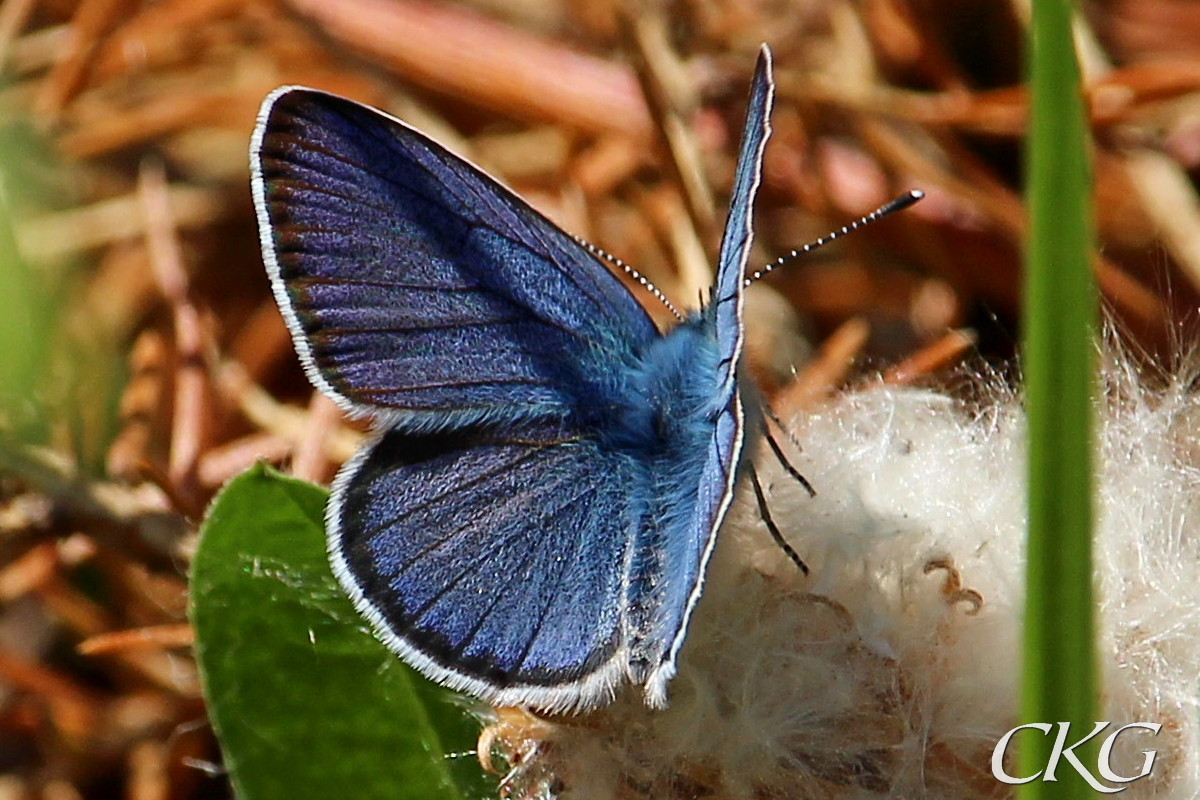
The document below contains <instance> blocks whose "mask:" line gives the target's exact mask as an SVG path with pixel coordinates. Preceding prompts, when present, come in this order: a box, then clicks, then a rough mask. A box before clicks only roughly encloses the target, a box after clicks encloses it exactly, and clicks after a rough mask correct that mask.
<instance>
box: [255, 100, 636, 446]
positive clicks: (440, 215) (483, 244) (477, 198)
mask: <svg viewBox="0 0 1200 800" xmlns="http://www.w3.org/2000/svg"><path fill="white" fill-rule="evenodd" d="M252 168H253V170H254V188H255V199H256V204H257V207H258V210H259V215H260V225H261V230H262V237H263V249H264V253H265V255H266V260H267V266H268V271H269V272H270V273H271V278H272V283H273V285H274V288H275V293H276V298H277V299H278V300H279V303H280V306H281V308H282V309H283V311H284V314H285V317H286V318H287V319H288V323H289V326H290V328H291V330H292V334H293V337H294V339H295V341H296V345H297V349H298V350H299V351H300V353H301V355H302V357H303V358H304V360H305V363H306V367H307V369H308V373H309V377H310V378H311V379H312V380H313V382H314V384H316V385H317V386H319V387H320V388H322V389H323V390H324V391H325V392H326V393H327V394H329V395H330V396H332V397H334V398H335V399H337V400H339V401H340V402H341V404H342V405H343V406H344V407H346V408H349V409H352V410H357V411H360V412H366V413H370V412H374V411H377V410H379V409H395V410H396V411H402V412H407V413H404V414H398V415H397V416H396V419H397V420H398V421H399V423H400V424H402V425H406V426H411V427H422V426H444V425H448V424H454V423H455V422H456V421H459V420H472V419H480V418H484V417H487V416H490V415H495V416H499V417H502V418H513V417H518V416H537V415H555V416H561V415H565V414H569V413H571V412H572V411H574V410H576V409H577V407H578V402H577V400H578V398H579V397H581V396H582V397H587V398H591V399H592V400H595V398H597V397H600V398H603V397H604V396H605V393H606V392H607V391H608V389H607V385H608V379H610V378H611V377H612V373H613V371H614V370H616V369H617V368H618V365H624V364H628V363H629V361H630V360H631V359H632V357H633V355H632V354H633V352H634V350H636V348H637V347H638V345H639V344H640V343H642V342H644V341H646V340H647V339H649V338H651V337H654V336H656V335H657V334H656V332H655V329H654V326H653V324H652V323H651V321H650V319H649V317H648V316H647V315H646V313H645V311H644V310H643V309H642V308H641V306H639V305H638V303H637V301H636V300H634V299H633V297H632V296H631V295H630V294H629V292H628V291H627V290H626V289H625V287H624V286H622V285H621V283H620V281H619V280H617V278H615V277H614V276H613V275H612V274H611V273H609V272H608V270H607V269H606V268H605V267H604V266H602V265H601V264H599V263H598V262H597V261H596V260H595V258H594V257H593V256H591V255H590V254H589V253H587V252H586V250H584V248H582V247H581V246H580V245H578V244H577V243H576V242H575V241H573V240H572V239H571V238H570V237H569V236H567V234H565V233H563V232H562V231H561V230H559V229H558V228H557V227H555V226H554V225H553V224H551V223H550V222H548V221H547V220H546V219H545V218H544V217H542V216H541V215H540V214H538V213H537V212H535V211H534V210H533V209H531V208H530V207H529V206H528V205H526V204H525V203H524V202H523V201H521V200H520V199H519V198H517V197H516V196H515V195H513V194H512V193H511V192H509V191H508V190H507V189H504V188H503V187H501V186H500V185H499V184H497V183H496V182H495V181H494V180H492V179H491V178H489V177H488V176H486V175H484V174H483V173H482V172H480V171H479V170H478V169H476V168H475V167H473V166H471V165H470V164H468V163H466V162H465V161H463V160H461V159H459V158H457V157H456V156H454V155H452V154H450V153H448V152H447V151H446V150H445V149H443V148H442V147H441V146H439V145H437V144H436V143H435V142H433V141H432V140H430V139H428V138H427V137H425V136H423V135H421V134H420V133H418V132H416V131H414V130H413V129H411V128H409V127H407V126H405V125H403V124H402V123H400V122H399V121H397V120H394V119H392V118H391V117H387V116H385V115H383V114H380V113H379V112H377V111H374V110H372V109H369V108H367V107H365V106H362V105H359V104H357V103H354V102H352V101H349V100H345V99H342V98H338V97H334V96H332V95H328V94H325V93H323V92H317V91H313V90H309V89H299V88H289V89H282V90H279V91H277V92H275V93H273V94H272V95H271V96H270V97H269V98H268V99H267V101H266V103H264V106H263V112H262V114H261V116H260V121H259V127H258V129H257V132H256V136H255V144H254V146H253V152H252Z"/></svg>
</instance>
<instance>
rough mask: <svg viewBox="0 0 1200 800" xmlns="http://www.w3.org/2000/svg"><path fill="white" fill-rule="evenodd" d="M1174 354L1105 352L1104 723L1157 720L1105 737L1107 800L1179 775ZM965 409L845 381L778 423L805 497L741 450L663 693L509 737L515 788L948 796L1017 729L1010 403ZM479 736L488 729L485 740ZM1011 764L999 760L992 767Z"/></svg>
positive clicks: (1195, 615)
mask: <svg viewBox="0 0 1200 800" xmlns="http://www.w3.org/2000/svg"><path fill="white" fill-rule="evenodd" d="M1194 377H1195V373H1194V372H1191V371H1189V372H1188V373H1187V374H1181V375H1179V376H1177V377H1174V378H1169V379H1167V380H1165V381H1164V382H1163V383H1162V385H1160V386H1158V387H1155V386H1148V385H1145V384H1144V383H1143V382H1142V381H1141V379H1140V378H1139V374H1138V370H1137V369H1135V368H1134V366H1132V365H1131V364H1130V363H1129V362H1128V361H1127V360H1126V359H1125V358H1124V357H1123V356H1122V355H1121V354H1120V353H1118V352H1115V351H1112V350H1110V351H1107V352H1106V353H1105V354H1104V357H1103V387H1104V391H1103V392H1102V397H1101V399H1100V400H1099V401H1098V403H1097V412H1098V413H1097V426H1098V431H1097V487H1096V488H1097V511H1098V530H1097V533H1096V544H1095V564H1096V570H1097V576H1098V581H1097V590H1098V596H1099V608H1098V613H1097V619H1098V620H1099V625H1100V642H1099V646H1098V654H1099V659H1100V664H1101V669H1102V673H1103V675H1102V680H1103V688H1104V693H1103V699H1104V703H1105V711H1104V713H1105V716H1104V719H1106V720H1111V721H1112V722H1114V723H1116V724H1124V723H1127V722H1134V721H1149V722H1161V723H1162V724H1163V731H1162V733H1161V734H1160V735H1159V736H1158V737H1156V738H1154V739H1153V740H1148V739H1145V738H1139V737H1138V736H1137V735H1134V736H1130V737H1128V738H1127V739H1123V740H1118V741H1119V743H1120V744H1119V745H1118V748H1117V753H1116V756H1115V758H1114V768H1115V769H1116V771H1117V772H1118V773H1123V774H1134V773H1135V772H1136V771H1137V766H1138V765H1140V763H1141V755H1140V751H1141V750H1143V749H1148V748H1152V749H1156V750H1157V751H1159V756H1158V761H1157V763H1156V764H1155V767H1154V771H1153V772H1152V773H1151V775H1150V776H1149V777H1147V778H1145V779H1143V780H1139V781H1137V782H1135V783H1132V784H1129V788H1128V790H1127V791H1126V792H1125V793H1124V794H1123V796H1124V797H1126V798H1136V797H1155V798H1180V799H1182V798H1189V800H1190V799H1191V798H1194V797H1196V796H1197V795H1198V794H1200V754H1198V752H1197V750H1198V747H1200V743H1198V741H1197V739H1198V734H1197V731H1200V715H1198V713H1197V702H1196V691H1197V690H1196V678H1195V672H1196V664H1200V580H1197V574H1198V572H1200V544H1198V541H1197V539H1198V537H1197V532H1196V525H1197V522H1196V521H1197V512H1198V511H1200V509H1198V508H1197V507H1196V506H1197V504H1198V503H1200V438H1198V437H1197V435H1196V430H1197V424H1196V423H1197V422H1198V421H1200V397H1198V396H1197V395H1196V394H1195V393H1193V392H1192V391H1191V384H1192V380H1193V378H1194ZM978 383H979V385H978V386H976V387H974V389H975V391H973V392H971V394H972V395H973V396H976V397H982V398H984V399H983V400H979V401H976V402H975V403H974V405H972V406H968V405H966V404H964V403H963V402H960V401H959V400H956V399H954V398H952V397H950V396H949V395H946V394H942V393H939V392H935V391H929V390H920V389H910V388H894V389H889V388H875V389H870V390H865V391H861V392H855V393H848V394H844V395H841V396H839V397H837V398H835V399H833V400H832V401H831V402H830V403H829V404H827V405H826V406H824V407H822V408H820V409H818V410H816V411H814V412H811V413H808V414H806V415H803V416H802V417H800V418H798V419H796V420H795V421H793V422H792V423H791V424H792V425H793V428H794V429H793V431H792V432H793V435H794V436H795V438H796V439H797V440H798V441H799V442H800V443H801V444H802V449H801V450H799V451H797V450H796V449H794V448H793V447H791V446H790V444H789V443H788V442H787V440H786V437H779V438H781V440H782V444H783V447H784V449H785V451H786V452H787V454H788V457H789V459H790V460H791V462H792V463H793V464H794V465H795V466H796V467H797V468H798V469H799V470H800V472H801V473H803V474H804V476H805V477H806V478H807V479H808V480H809V481H810V482H811V483H812V485H813V486H814V487H815V488H816V490H817V496H816V497H815V498H810V497H809V496H808V493H807V492H806V491H805V490H804V488H803V487H801V486H799V485H797V484H796V483H795V481H794V480H793V479H791V478H790V477H788V476H787V474H786V473H785V472H784V471H783V470H782V469H781V468H780V467H779V466H778V464H777V463H776V462H775V459H774V457H773V456H772V455H771V454H770V452H769V450H766V449H764V451H763V453H761V454H759V455H758V457H756V465H757V468H758V471H759V474H760V476H761V478H762V480H763V483H764V485H765V486H766V487H767V493H768V502H769V505H770V509H771V512H772V516H773V517H774V519H775V520H776V521H777V522H778V523H779V525H780V527H781V529H782V531H783V534H784V536H785V537H786V538H787V539H788V541H789V542H790V543H791V545H792V546H793V547H794V548H795V549H796V550H797V551H798V552H799V553H800V554H801V556H802V557H803V558H804V559H805V561H806V562H807V563H808V565H809V566H810V567H811V570H812V574H811V577H809V578H805V577H804V576H802V575H801V574H800V573H799V572H798V571H797V570H796V568H795V567H794V565H792V564H791V562H790V561H789V560H788V559H787V558H786V556H784V554H783V553H782V552H781V551H780V550H779V549H778V548H777V547H776V546H775V545H774V543H773V542H772V540H771V538H770V536H769V535H768V534H767V531H766V529H765V528H764V526H763V524H762V522H761V519H760V517H759V513H758V511H757V508H756V506H755V504H754V501H753V497H752V495H750V494H749V493H744V494H746V495H749V496H741V497H739V501H738V503H737V504H736V505H735V507H734V508H733V509H732V511H731V513H730V517H729V519H728V521H727V523H726V525H725V527H724V529H723V530H722V532H721V538H720V544H719V546H718V549H717V553H716V556H715V557H714V559H713V563H712V565H711V567H710V570H709V577H708V581H707V582H706V584H705V593H704V596H703V598H702V599H701V601H700V605H699V607H698V608H697V611H696V613H695V614H694V616H693V618H692V624H691V629H690V630H689V633H688V640H687V643H686V644H685V646H684V648H683V651H682V655H681V659H680V663H679V674H678V676H677V677H676V678H675V679H674V680H673V681H672V683H671V685H670V697H669V700H670V707H669V708H668V709H666V710H665V711H651V710H649V709H647V708H646V707H645V706H644V705H643V703H642V702H641V698H640V695H639V693H637V692H635V691H627V692H625V693H623V695H622V696H621V697H619V698H618V699H617V701H616V702H615V703H613V704H612V705H611V706H608V707H606V708H603V709H601V710H599V711H596V712H594V713H592V714H590V715H587V716H583V717H576V718H562V719H555V720H550V721H548V722H543V721H538V722H537V723H536V724H537V726H538V732H537V734H536V735H535V736H533V737H532V738H533V739H535V740H536V741H537V742H538V745H537V746H532V747H531V746H530V744H529V742H530V740H531V735H530V730H531V729H532V728H531V727H522V726H519V725H518V726H517V727H516V728H515V729H513V731H512V732H510V734H509V735H510V736H511V739H512V741H513V742H516V741H520V742H521V743H522V747H523V748H524V752H525V753H526V754H527V755H526V757H525V758H523V759H522V761H521V763H520V764H519V765H517V766H516V767H515V769H514V770H513V772H512V774H511V775H510V776H509V782H508V784H507V785H508V788H509V789H510V791H511V792H512V794H513V796H516V797H519V796H522V795H527V796H538V795H543V796H544V795H550V794H552V795H556V796H559V797H561V798H564V800H565V799H566V798H579V799H580V800H608V799H609V798H614V799H616V798H622V799H623V798H641V797H654V798H663V799H664V800H669V799H670V798H693V797H719V798H760V797H770V798H911V797H924V798H947V800H949V799H950V798H955V799H957V798H962V797H992V796H995V797H1001V796H1006V795H1007V793H1008V791H1007V788H1008V787H1004V786H1003V785H1001V784H999V783H998V782H997V780H996V779H995V778H994V777H993V776H992V775H991V772H990V768H989V762H990V758H991V754H992V749H993V748H994V746H995V744H996V742H997V740H998V739H999V738H1000V737H1001V736H1002V735H1003V734H1004V732H1005V731H1007V730H1009V729H1010V728H1012V727H1013V726H1014V725H1015V724H1016V707H1017V689H1018V674H1019V664H1020V657H1019V643H1020V627H1019V622H1020V615H1021V607H1022V591H1023V590H1022V585H1023V575H1024V561H1023V550H1024V547H1023V542H1024V528H1025V464H1024V449H1025V445H1024V428H1025V424H1024V417H1023V413H1022V411H1021V407H1020V401H1019V398H1018V397H1017V396H1016V395H1015V394H1014V393H1013V392H1011V391H1009V390H1007V389H1005V388H1004V387H1003V386H1002V384H1000V382H998V381H996V380H992V379H984V378H980V379H978ZM499 738H500V740H501V742H500V744H501V746H502V747H504V746H505V744H506V735H501V736H500V737H499ZM1014 766H1015V765H1014Z"/></svg>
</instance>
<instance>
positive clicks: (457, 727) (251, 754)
mask: <svg viewBox="0 0 1200 800" xmlns="http://www.w3.org/2000/svg"><path fill="white" fill-rule="evenodd" d="M325 499H326V493H325V492H324V490H322V489H319V488H318V487H316V486H313V485H311V484H307V483H304V482H302V481H298V480H295V479H292V478H288V477H285V476H283V475H281V474H279V473H278V472H276V471H274V470H272V469H270V468H269V467H265V466H257V467H253V468H251V469H250V470H248V471H247V472H245V473H243V474H242V475H240V476H238V477H237V478H235V479H234V480H232V481H230V483H229V485H227V486H226V487H225V489H224V490H222V492H221V494H220V495H219V496H218V497H217V499H216V500H215V501H214V502H213V504H212V506H211V508H210V509H209V512H208V516H207V518H206V519H205V521H204V524H203V526H202V527H201V537H200V544H199V548H198V550H197V552H196V558H195V561H194V563H193V567H192V582H191V618H192V624H193V625H194V627H195V630H196V654H197V658H198V660H199V662H200V669H201V676H202V679H203V682H204V694H205V697H206V698H207V701H208V706H209V714H210V716H211V718H212V722H213V726H214V728H215V729H216V733H217V737H218V739H219V740H220V742H221V747H222V750H223V752H224V756H225V764H226V766H227V767H228V769H229V772H230V776H231V778H232V780H233V784H234V787H235V789H236V791H237V794H238V796H239V798H241V800H275V799H276V798H278V800H294V798H297V797H347V798H354V799H355V800H374V798H379V799H380V800H384V799H385V798H386V800H395V798H401V797H403V798H405V800H420V798H437V799H438V800H453V799H454V798H468V797H471V798H474V797H480V796H485V795H489V794H490V795H493V796H494V795H495V787H494V785H493V786H490V787H489V786H488V785H487V782H486V781H485V780H484V778H483V776H482V773H481V770H480V768H479V765H478V762H477V761H476V760H475V758H474V749H475V739H476V737H477V735H478V731H479V726H478V724H477V723H476V722H475V721H474V720H472V719H470V718H468V716H467V714H466V713H465V711H464V708H463V706H462V705H461V704H460V703H456V702H455V700H456V698H457V697H458V696H457V695H454V694H453V693H451V692H448V691H446V690H445V689H442V688H440V687H437V686H435V685H434V684H432V683H430V682H428V681H426V680H425V679H424V678H422V677H421V676H420V675H418V674H417V673H415V672H413V671H412V670H410V669H409V668H408V667H406V666H405V665H404V664H403V663H401V662H400V661H399V660H398V659H397V658H396V656H394V655H393V654H392V653H390V652H388V651H387V650H386V649H385V648H384V647H383V645H381V644H380V643H379V642H378V641H376V640H375V639H374V638H373V637H372V636H371V635H370V633H369V632H368V631H367V628H366V626H365V623H364V622H363V620H362V619H361V618H360V617H359V616H358V614H357V613H356V612H355V611H354V609H353V607H352V606H351V605H350V602H349V600H347V599H346V597H345V596H344V595H343V593H342V591H341V589H340V588H339V587H338V585H337V582H336V581H335V580H334V577H333V575H332V574H331V573H330V570H329V563H328V561H327V559H326V556H325V535H324V525H323V523H322V515H323V509H324V506H325Z"/></svg>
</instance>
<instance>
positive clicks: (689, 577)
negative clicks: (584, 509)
mask: <svg viewBox="0 0 1200 800" xmlns="http://www.w3.org/2000/svg"><path fill="white" fill-rule="evenodd" d="M773 93H774V85H773V82H772V78H771V52H770V50H769V49H767V47H766V46H765V45H764V46H763V48H762V50H761V51H760V53H759V58H758V63H757V66H756V68H755V72H754V79H753V81H752V83H751V87H750V100H749V105H748V108H747V112H746V125H745V129H744V130H743V132H742V143H741V148H740V151H739V154H738V163H737V171H736V173H735V175H734V183H733V191H732V196H731V199H730V206H729V216H728V218H727V220H726V223H725V233H724V236H723V237H722V240H721V250H720V257H719V260H718V263H717V279H716V282H715V284H714V286H713V292H712V297H711V298H710V301H709V305H708V306H706V307H705V308H704V310H703V311H702V312H701V319H700V320H699V325H700V326H701V327H702V328H703V329H704V330H705V335H706V336H708V337H711V338H713V339H715V344H716V352H715V353H714V354H708V355H710V356H711V357H712V358H713V359H714V360H715V362H716V363H715V367H714V365H712V364H705V365H704V366H706V367H713V368H714V372H715V382H714V383H713V385H712V387H711V391H710V394H709V396H708V403H707V406H706V407H702V408H700V409H699V414H698V417H699V421H698V424H697V425H695V426H694V428H693V429H694V430H698V431H703V434H702V435H700V436H698V437H697V439H698V441H696V442H695V443H694V445H693V446H694V448H695V450H696V452H695V454H694V455H693V457H692V458H690V459H688V460H687V461H686V462H683V463H684V464H685V465H686V466H687V469H689V470H690V471H691V472H690V473H689V474H691V475H693V476H694V477H695V482H694V483H691V484H686V485H683V486H682V488H681V489H680V490H679V496H677V497H673V498H672V499H671V501H670V503H669V505H670V506H672V507H673V508H674V510H675V513H674V514H673V515H672V517H670V519H669V523H668V525H669V527H668V529H667V531H666V533H665V535H664V536H662V537H661V539H662V541H663V542H664V545H663V547H662V552H661V555H659V556H657V558H658V559H660V560H661V566H659V567H658V568H659V569H661V571H662V574H664V575H666V576H669V579H668V580H665V581H664V582H663V583H662V585H661V588H660V589H659V590H658V592H659V596H658V597H657V598H656V599H655V600H654V601H653V602H652V603H651V604H650V605H651V606H652V607H653V608H654V611H653V619H652V621H651V623H650V626H649V634H648V635H646V636H645V637H644V640H643V641H642V642H640V643H639V644H638V645H636V646H635V649H636V650H637V651H639V652H637V653H635V655H636V656H637V657H639V658H643V659H645V660H647V661H648V662H649V663H651V664H656V666H654V667H653V669H652V670H651V671H650V673H649V675H648V677H647V679H646V698H647V702H649V703H650V704H651V705H654V706H663V705H665V704H666V687H667V682H668V681H670V679H671V678H672V677H673V676H674V675H675V665H676V660H677V659H678V656H679V649H680V648H681V647H682V646H683V641H684V637H685V635H686V633H687V625H688V619H689V617H690V616H691V613H692V610H693V608H694V607H695V605H696V602H697V601H698V600H699V599H700V591H701V586H702V584H703V581H704V571H705V568H706V567H707V565H708V561H709V558H710V557H711V556H712V550H713V547H714V545H715V544H716V537H717V529H718V528H719V527H720V526H721V522H722V521H723V520H724V518H725V512H726V511H727V510H728V508H729V504H730V502H731V501H732V499H733V491H734V485H735V483H736V481H737V473H738V466H739V462H740V460H741V456H742V450H743V438H744V436H745V425H744V422H745V420H744V412H743V404H742V396H741V391H742V390H740V389H739V385H738V379H737V371H738V363H739V360H740V358H741V353H742V339H743V329H742V288H743V281H744V276H745V271H746V261H747V259H748V258H749V254H750V245H751V240H752V238H753V230H752V211H753V205H754V198H755V195H756V194H757V192H758V186H759V182H760V179H761V173H762V158H763V151H764V150H765V148H766V143H767V138H768V137H769V136H770V122H769V120H770V114H771V102H772V97H773ZM705 360H707V359H705ZM628 602H629V604H630V606H631V607H637V606H638V605H639V601H638V600H637V599H636V598H631V599H630V600H629V601H628Z"/></svg>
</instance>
